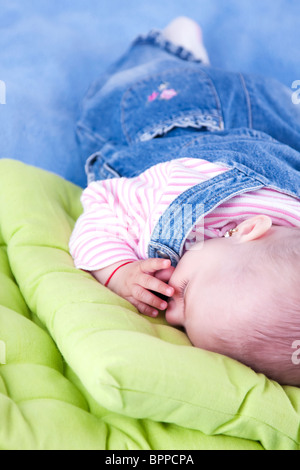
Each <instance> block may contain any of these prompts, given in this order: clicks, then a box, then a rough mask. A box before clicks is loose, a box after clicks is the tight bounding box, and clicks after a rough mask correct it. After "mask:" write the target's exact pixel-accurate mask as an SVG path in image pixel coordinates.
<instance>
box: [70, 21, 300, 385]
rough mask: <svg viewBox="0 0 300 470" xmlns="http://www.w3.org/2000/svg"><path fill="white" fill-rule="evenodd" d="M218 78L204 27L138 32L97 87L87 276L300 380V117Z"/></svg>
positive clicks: (85, 131)
mask: <svg viewBox="0 0 300 470" xmlns="http://www.w3.org/2000/svg"><path fill="white" fill-rule="evenodd" d="M271 88H272V92H271V91H270V81H269V80H266V79H263V78H261V77H252V76H244V75H241V74H235V73H229V72H224V71H221V70H219V69H214V68H213V67H211V66H210V64H209V59H208V56H207V53H206V50H205V48H204V45H203V42H202V35H201V30H200V28H199V26H198V25H197V24H196V23H195V22H194V21H192V20H190V19H188V18H178V19H176V20H174V21H173V22H172V23H171V24H170V25H168V26H167V28H166V29H165V30H163V31H162V32H159V31H151V32H150V33H149V34H148V35H146V36H141V37H139V38H138V39H137V40H136V41H135V42H134V43H133V44H132V46H131V48H130V49H129V51H128V52H127V53H126V54H125V55H124V56H123V57H122V58H121V59H120V60H119V61H118V62H117V63H116V64H114V65H113V66H112V67H111V68H110V70H109V71H108V72H107V73H106V74H105V75H104V76H103V77H101V79H100V80H99V81H98V82H96V83H95V84H94V85H93V87H92V89H91V90H90V92H89V94H88V96H87V98H86V100H85V103H84V107H83V116H82V119H81V121H80V123H79V125H78V133H79V138H80V141H81V145H82V149H83V153H84V155H85V156H86V157H88V159H87V165H86V168H87V173H88V178H89V180H88V181H89V184H88V187H87V188H86V189H85V190H84V192H83V195H82V204H83V208H84V211H83V214H82V216H81V217H80V218H79V220H78V221H77V223H76V226H75V229H74V232H73V234H72V237H71V240H70V251H71V254H72V256H73V258H74V262H75V265H76V267H77V268H78V269H82V270H85V271H89V272H91V273H92V274H93V276H94V277H95V278H96V279H97V280H98V281H99V282H100V283H101V284H103V285H105V286H106V287H108V288H109V289H111V290H112V291H114V292H115V293H117V294H118V295H120V296H121V297H123V298H124V299H126V300H128V301H129V302H131V303H132V304H133V305H134V306H135V307H136V308H137V309H138V310H139V311H140V312H141V313H143V314H145V315H149V316H152V317H156V316H157V315H158V313H159V311H161V310H162V311H164V310H165V311H166V314H165V315H166V320H167V322H168V323H169V324H170V325H174V326H182V327H184V329H185V331H186V333H187V335H188V337H189V339H190V341H191V343H192V344H193V345H194V346H196V347H199V348H203V349H206V350H209V351H213V352H216V353H220V354H224V355H226V356H229V357H232V358H234V359H236V360H238V361H240V362H242V363H244V364H246V365H248V366H250V367H251V368H253V369H254V370H255V371H257V372H262V373H264V374H266V375H267V376H268V377H270V378H271V379H274V380H277V381H279V382H280V383H283V384H291V385H300V366H299V365H297V364H295V363H294V362H295V361H293V360H292V357H293V353H294V350H293V345H294V344H295V341H300V308H299V306H300V290H299V280H300V279H299V278H300V270H299V265H300V230H299V229H300V202H299V199H300V177H299V168H300V166H299V162H300V153H299V151H300V114H299V110H298V108H296V106H295V105H294V104H293V103H292V102H291V99H290V96H289V94H288V92H287V90H286V88H285V87H283V86H282V85H280V84H278V83H277V82H275V81H272V87H271Z"/></svg>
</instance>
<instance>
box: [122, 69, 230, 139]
mask: <svg viewBox="0 0 300 470" xmlns="http://www.w3.org/2000/svg"><path fill="white" fill-rule="evenodd" d="M178 70H179V71H184V72H185V73H186V74H192V73H193V74H197V70H196V69H195V70H194V69H193V70H192V69H189V68H183V67H176V68H171V69H168V70H166V71H165V72H162V73H161V72H160V73H156V74H154V75H153V74H150V75H147V76H146V77H144V78H142V79H141V80H138V81H137V82H135V83H134V84H133V85H131V86H130V87H129V88H128V89H127V90H126V91H125V92H124V93H123V96H122V99H121V103H120V106H121V112H120V115H121V126H122V130H123V133H124V135H125V137H126V139H127V141H128V143H132V142H133V139H132V138H131V137H130V136H129V134H128V132H127V130H126V124H125V109H124V103H125V100H126V97H127V94H129V93H130V92H131V90H132V89H134V88H135V87H136V86H139V85H141V84H143V83H145V82H146V81H148V80H149V79H150V78H151V79H153V80H155V79H156V78H161V79H162V80H163V77H164V76H165V75H168V74H170V73H176V72H177V71H178ZM198 74H199V75H200V76H201V77H204V78H205V80H206V83H207V84H208V86H209V88H210V89H211V90H212V92H213V95H214V97H215V104H216V110H217V111H219V113H220V115H221V116H222V113H221V108H220V101H219V97H218V95H216V93H217V92H216V90H215V86H214V84H213V82H212V80H211V78H210V77H209V76H208V75H207V73H206V72H204V71H203V70H201V73H199V71H198ZM218 118H220V116H218Z"/></svg>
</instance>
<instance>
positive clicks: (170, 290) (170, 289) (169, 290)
mask: <svg viewBox="0 0 300 470" xmlns="http://www.w3.org/2000/svg"><path fill="white" fill-rule="evenodd" d="M172 294H173V288H172V287H169V288H168V289H166V295H168V296H171V295H172Z"/></svg>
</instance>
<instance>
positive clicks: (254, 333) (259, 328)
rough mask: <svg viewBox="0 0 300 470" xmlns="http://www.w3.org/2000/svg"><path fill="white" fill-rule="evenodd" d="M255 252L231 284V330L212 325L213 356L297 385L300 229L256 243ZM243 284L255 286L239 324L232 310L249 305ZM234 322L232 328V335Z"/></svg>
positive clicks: (299, 366) (299, 382)
mask: <svg viewBox="0 0 300 470" xmlns="http://www.w3.org/2000/svg"><path fill="white" fill-rule="evenodd" d="M257 247H258V250H257V252H256V255H255V256H253V253H252V257H251V259H249V260H247V261H248V262H247V263H245V264H244V263H243V266H244V268H242V270H241V271H240V272H239V273H237V276H236V278H235V280H233V279H232V282H233V283H235V288H234V289H233V291H234V292H235V296H236V299H235V300H234V301H233V302H232V305H231V306H230V308H231V309H233V316H234V322H230V323H231V328H230V329H229V328H228V329H227V328H226V326H225V327H224V326H223V327H221V328H218V326H217V325H216V332H215V334H216V339H215V344H216V345H217V351H215V352H219V353H221V354H224V355H227V356H230V357H232V358H234V359H236V360H238V361H240V362H242V363H244V364H246V365H248V366H249V367H251V368H252V369H253V370H255V371H256V372H260V373H264V374H265V375H266V376H268V377H269V378H270V379H273V380H276V381H277V382H279V383H281V384H283V385H295V386H300V230H299V229H295V230H292V231H290V230H287V232H286V237H283V238H280V239H278V240H276V241H275V242H274V241H270V242H268V243H260V244H259V243H258V246H257ZM266 276H271V279H272V281H273V282H268V283H266V282H264V279H266ZM249 280H251V282H248V281H249ZM247 285H248V286H256V287H255V291H254V292H252V294H253V297H251V298H250V301H249V314H248V315H246V316H245V315H243V321H240V322H239V312H238V311H237V309H236V306H238V308H247V306H245V302H243V301H242V300H241V298H239V299H238V296H239V295H240V296H241V295H243V292H244V295H245V296H246V293H247V292H246V291H245V288H246V287H247ZM267 285H268V286H269V287H268V288H266V289H264V287H265V286H267ZM247 298H249V295H247ZM247 313H248V312H247ZM245 318H246V320H245ZM232 323H235V324H236V327H235V328H234V331H233V329H232ZM297 348H298V351H299V352H297ZM297 354H298V356H299V361H298V357H297Z"/></svg>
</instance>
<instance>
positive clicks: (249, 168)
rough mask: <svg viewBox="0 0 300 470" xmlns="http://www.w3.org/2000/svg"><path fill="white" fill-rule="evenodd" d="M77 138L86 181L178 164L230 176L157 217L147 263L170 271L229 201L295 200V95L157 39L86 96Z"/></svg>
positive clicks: (299, 144) (298, 169)
mask: <svg viewBox="0 0 300 470" xmlns="http://www.w3.org/2000/svg"><path fill="white" fill-rule="evenodd" d="M77 131H78V137H79V140H80V144H81V147H82V153H83V157H84V159H85V160H86V161H87V164H86V169H87V174H88V181H89V182H91V181H94V180H101V179H108V178H115V177H134V176H137V175H139V174H140V173H141V172H143V171H145V170H146V169H147V168H149V167H151V166H153V165H155V164H157V163H161V162H166V161H169V160H172V159H177V158H183V157H190V158H200V159H205V160H208V161H211V162H216V163H218V164H221V165H224V166H226V167H227V168H229V170H228V171H227V172H225V173H223V174H222V175H219V176H217V177H215V178H212V179H210V180H209V181H206V182H204V183H200V184H198V185H196V186H194V187H192V188H191V189H189V190H187V191H185V192H184V193H182V194H181V195H180V196H179V197H177V199H175V201H174V202H173V204H171V205H170V206H169V208H168V209H167V210H166V211H165V212H164V213H163V215H162V216H161V218H160V220H159V222H158V223H157V225H156V227H155V229H154V231H153V233H152V236H151V241H150V244H149V248H148V256H149V257H152V258H153V257H163V258H170V259H171V261H172V265H173V266H176V264H177V263H178V261H179V259H180V257H181V256H182V253H183V247H184V243H185V240H186V238H187V235H188V234H189V233H190V231H191V230H192V228H193V227H194V225H195V223H196V222H197V223H198V222H199V220H201V219H202V218H203V217H204V216H205V215H207V214H208V213H210V212H211V211H212V210H214V209H215V208H216V207H217V206H219V205H220V204H222V203H223V202H225V201H227V200H228V199H230V198H232V197H233V196H236V195H238V194H241V193H245V192H249V191H254V190H257V189H260V188H263V187H267V188H273V189H275V190H278V191H281V192H283V193H285V194H289V195H291V196H294V197H297V198H299V199H300V153H299V152H300V106H297V105H295V104H293V103H292V99H291V91H289V90H288V89H287V88H286V87H284V86H283V85H281V84H279V83H278V82H277V81H275V80H272V79H269V78H262V77H256V76H248V75H242V74H240V73H230V72H226V71H222V70H219V69H216V68H213V67H210V66H205V65H203V64H201V62H200V61H198V60H196V59H195V57H194V56H193V55H192V54H191V53H190V52H188V51H186V50H185V49H183V48H182V47H177V46H175V45H173V44H172V43H170V42H169V41H167V40H165V39H164V37H163V36H162V35H161V33H159V32H157V31H152V32H150V33H149V34H148V35H147V36H141V37H139V38H138V39H137V40H136V41H135V42H134V43H133V45H132V46H131V48H130V49H129V51H128V52H127V53H126V54H125V55H124V56H123V57H122V58H121V59H120V60H119V61H118V62H117V63H116V64H114V65H113V66H112V67H111V68H110V69H109V70H108V72H107V73H106V74H104V75H103V76H102V77H101V78H100V80H99V81H97V82H96V83H95V84H94V85H93V86H92V87H91V88H90V90H89V93H88V95H87V97H86V98H85V101H84V103H83V109H82V116H81V119H80V121H79V123H78V129H77Z"/></svg>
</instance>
